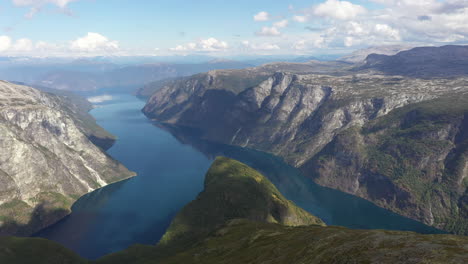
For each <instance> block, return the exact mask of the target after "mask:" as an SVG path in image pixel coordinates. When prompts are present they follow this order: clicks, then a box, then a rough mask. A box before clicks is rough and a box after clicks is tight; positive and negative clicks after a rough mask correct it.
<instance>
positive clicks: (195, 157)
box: [37, 94, 440, 259]
mask: <svg viewBox="0 0 468 264" xmlns="http://www.w3.org/2000/svg"><path fill="white" fill-rule="evenodd" d="M93 95H96V94H93ZM97 95H98V94H97ZM112 98H113V100H112V101H109V102H106V103H104V104H102V105H101V107H99V108H96V109H94V110H93V111H92V112H91V114H92V115H93V116H94V117H95V118H96V119H97V121H98V123H99V124H100V125H101V126H103V127H104V128H105V129H107V130H108V131H110V132H111V133H113V134H114V135H116V136H117V137H118V140H117V142H116V144H115V145H114V146H113V147H112V148H111V149H109V151H108V153H109V154H110V155H111V156H112V157H114V158H115V159H117V160H119V161H120V162H122V163H123V164H124V165H125V166H126V167H128V168H129V169H130V170H133V171H135V172H137V174H138V176H136V177H134V178H131V179H128V180H126V181H123V182H119V183H116V184H112V185H109V186H106V187H104V188H102V189H100V190H96V191H95V192H93V193H90V194H88V195H85V196H84V197H82V198H80V199H79V200H78V201H77V202H76V203H75V205H74V206H73V213H72V214H71V215H70V216H68V217H67V218H65V219H63V220H62V221H60V222H59V223H57V224H55V225H53V226H51V227H50V228H47V229H45V230H43V231H41V232H40V233H38V234H37V236H40V237H45V238H49V239H52V240H55V241H57V242H59V243H61V244H63V245H65V246H67V247H68V248H71V249H72V250H74V251H75V252H77V253H79V254H80V255H82V256H84V257H86V258H91V259H94V258H98V257H100V256H102V255H105V254H108V253H111V252H115V251H118V250H122V249H125V248H127V247H129V246H130V245H132V244H135V243H142V244H155V243H156V242H157V241H158V240H159V239H160V237H161V236H162V235H163V234H164V232H165V230H166V229H167V227H168V225H169V223H170V220H171V219H172V218H173V216H174V215H175V214H176V213H177V212H178V211H179V210H180V209H181V208H182V207H183V206H184V205H185V204H187V203H188V202H189V201H191V200H193V199H194V198H195V197H196V195H197V194H198V193H199V192H200V191H201V190H202V189H203V180H204V175H205V172H206V170H207V169H208V167H209V165H210V163H211V161H212V160H213V158H214V157H215V156H217V155H224V156H227V157H231V158H234V159H237V160H239V161H241V162H244V163H246V164H248V165H250V166H252V167H253V168H255V169H257V170H259V171H261V172H262V173H263V174H265V176H267V177H268V178H269V179H270V180H271V181H272V182H273V183H274V184H275V185H276V186H277V187H278V189H279V190H280V191H281V192H282V193H283V194H284V195H285V196H286V197H287V198H288V199H290V200H293V201H294V202H295V203H296V204H298V205H299V206H301V207H303V208H304V209H305V210H307V211H309V212H311V213H312V214H315V215H317V216H318V217H320V218H322V219H323V220H324V221H325V222H326V223H327V224H329V225H342V226H347V227H351V228H381V229H396V230H412V231H417V232H421V233H439V232H440V231H438V230H436V229H434V228H431V227H428V226H425V225H423V224H421V223H418V222H416V221H413V220H410V219H407V218H404V217H401V216H398V215H396V214H394V213H391V212H389V211H387V210H385V209H382V208H379V207H377V206H375V205H373V204H372V203H370V202H367V201H365V200H363V199H360V198H357V197H354V196H351V195H348V194H344V193H342V192H339V191H336V190H332V189H329V188H324V187H321V186H318V185H316V184H314V183H313V182H312V181H311V180H309V179H306V178H305V177H303V176H301V174H300V172H299V171H298V170H296V169H295V168H293V167H291V166H288V165H287V164H285V163H284V162H282V160H281V159H280V158H278V157H275V156H272V155H269V154H266V153H262V152H258V151H254V150H250V149H244V148H240V147H232V146H225V145H219V144H211V143H208V142H205V141H200V140H197V136H196V134H197V133H196V132H195V131H187V130H183V129H175V128H162V127H157V126H155V125H153V124H152V123H151V122H150V121H148V119H146V117H145V116H144V115H143V114H142V113H141V111H140V109H141V108H142V107H143V105H144V102H142V101H140V100H138V99H137V98H135V97H133V96H130V95H122V94H113V95H112ZM168 131H170V133H169V132H168ZM176 138H177V139H176Z"/></svg>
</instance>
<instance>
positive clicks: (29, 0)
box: [12, 0, 78, 18]
mask: <svg viewBox="0 0 468 264" xmlns="http://www.w3.org/2000/svg"><path fill="white" fill-rule="evenodd" d="M75 1H78V0H12V2H13V4H14V5H15V6H19V7H30V9H29V12H28V13H27V14H26V15H25V17H26V18H32V17H34V15H35V14H37V13H38V12H40V11H41V10H42V8H43V7H44V6H45V5H47V4H51V5H55V6H57V7H58V8H60V9H61V10H62V11H65V13H69V11H68V10H67V5H68V4H69V3H71V2H75Z"/></svg>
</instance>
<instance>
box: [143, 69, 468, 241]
mask: <svg viewBox="0 0 468 264" xmlns="http://www.w3.org/2000/svg"><path fill="white" fill-rule="evenodd" d="M291 65H293V67H296V65H297V64H291ZM273 66H274V65H272V67H273ZM282 67H284V68H283V69H286V68H287V67H288V65H282ZM255 69H256V70H252V69H251V70H235V71H212V72H209V73H205V74H198V75H195V76H192V77H186V78H183V79H177V80H172V81H169V82H166V83H165V84H164V85H161V86H159V87H158V88H157V89H155V93H154V94H153V96H152V97H151V98H150V99H149V100H148V102H147V104H146V106H145V107H144V109H143V112H144V113H145V114H146V115H147V116H148V117H149V118H151V119H154V120H156V121H158V122H160V123H161V124H163V125H164V124H165V123H166V124H168V125H170V126H179V127H185V128H190V129H192V130H194V131H196V132H197V133H198V135H199V136H200V137H201V138H203V139H206V140H209V141H213V142H218V143H224V144H231V145H238V146H242V147H248V148H254V149H258V150H262V151H266V152H270V153H273V154H275V155H278V156H281V157H283V158H284V159H285V161H286V162H288V163H289V164H291V165H293V166H295V167H297V168H300V169H301V170H302V172H303V174H304V175H306V176H308V177H311V178H312V179H314V180H315V181H316V182H317V183H319V184H321V185H324V186H327V187H331V188H336V189H339V190H341V191H344V192H348V193H351V194H354V195H357V196H360V197H362V198H365V199H368V200H369V201H372V202H374V203H375V204H377V205H379V206H381V207H384V208H387V209H390V210H392V211H394V212H397V213H399V214H401V215H404V216H407V217H410V218H412V219H415V220H418V221H421V222H423V223H425V224H428V225H432V226H434V227H437V228H441V229H444V230H447V231H450V232H455V233H459V234H468V233H467V232H468V228H467V223H468V214H467V213H466V197H467V196H466V195H467V194H466V193H467V187H468V185H467V181H466V179H467V178H468V177H467V171H466V170H465V169H463V168H464V167H463V166H465V165H466V166H468V161H467V160H465V159H464V155H465V154H464V153H465V145H464V144H465V142H464V139H465V137H467V136H468V134H467V131H466V129H465V128H464V127H465V123H464V120H465V119H464V118H465V114H466V113H468V107H467V105H468V104H466V103H465V102H466V101H465V100H468V80H467V79H466V77H464V76H460V77H457V78H449V79H444V78H435V79H416V78H407V77H400V76H387V75H378V74H372V73H364V74H363V73H356V72H353V71H346V70H341V72H338V73H337V74H335V73H333V72H332V71H330V72H329V73H314V74H310V73H295V72H294V71H291V72H287V71H285V70H282V71H280V72H275V73H272V71H270V70H268V69H267V68H255ZM293 69H294V68H293ZM451 101H453V105H450V104H451V103H450V102H451ZM425 102H427V105H433V107H432V108H430V107H429V108H430V109H429V110H427V111H426V108H427V105H426V104H424V103H425ZM419 103H421V104H419ZM405 106H408V107H409V108H404V107H405ZM411 107H415V108H411ZM419 107H422V108H421V109H420V108H419ZM400 109H409V110H408V113H407V114H401V113H402V112H400V111H403V110H400ZM397 113H400V114H397ZM419 113H420V114H421V116H418V114H419ZM428 113H430V114H428ZM387 117H388V118H390V117H393V118H394V119H392V122H389V121H383V120H387V119H385V118H387ZM411 118H414V120H413V119H411ZM417 118H419V119H417ZM409 120H413V122H410V121H409ZM373 122H381V123H380V126H379V127H381V129H380V130H377V132H375V133H370V132H369V133H368V132H366V133H367V134H365V133H364V132H365V131H373V130H372V129H371V128H369V129H370V130H367V126H372V124H374V123H373ZM361 130H362V131H361ZM355 131H358V132H357V133H355V134H353V133H354V132H355ZM363 131H364V132H363ZM346 133H349V134H350V135H355V137H352V136H349V137H347V138H346V140H345V139H344V137H343V136H341V135H343V134H346ZM361 133H364V134H365V135H364V134H363V135H361ZM340 139H343V142H341V143H340V144H337V141H338V140H340ZM351 139H353V140H354V141H353V140H351ZM356 140H362V142H361V141H357V142H355V141H356ZM384 142H386V145H382V144H383V143H384ZM397 143H398V144H397ZM392 144H393V145H392ZM394 144H397V145H394ZM405 146H406V148H405ZM409 146H411V147H414V148H415V149H414V150H411V148H410V147H409ZM353 147H355V148H353ZM350 148H352V149H350ZM321 162H323V163H321ZM400 165H401V166H400ZM344 172H346V173H344Z"/></svg>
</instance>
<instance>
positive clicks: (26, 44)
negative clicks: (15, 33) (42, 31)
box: [13, 38, 34, 52]
mask: <svg viewBox="0 0 468 264" xmlns="http://www.w3.org/2000/svg"><path fill="white" fill-rule="evenodd" d="M33 46H34V45H33V43H32V41H31V40H30V39H27V38H22V39H18V40H17V41H15V44H13V50H14V51H20V52H21V51H31V50H32V49H33Z"/></svg>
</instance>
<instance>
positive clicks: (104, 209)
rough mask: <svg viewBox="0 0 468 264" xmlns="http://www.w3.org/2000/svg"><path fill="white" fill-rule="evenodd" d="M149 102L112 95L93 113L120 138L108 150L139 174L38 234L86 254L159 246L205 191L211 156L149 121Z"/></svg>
mask: <svg viewBox="0 0 468 264" xmlns="http://www.w3.org/2000/svg"><path fill="white" fill-rule="evenodd" d="M143 105H144V102H143V101H140V100H138V99H137V98H135V97H133V96H130V95H122V94H120V95H118V94H117V95H115V94H114V95H113V100H112V101H108V102H105V103H103V104H101V105H100V107H98V108H96V109H94V110H93V111H91V114H92V115H93V116H94V117H95V118H96V120H97V121H98V123H99V124H100V125H101V126H102V127H104V128H105V129H107V130H108V131H110V132H111V133H112V134H114V135H116V136H117V137H118V140H117V142H116V144H115V145H114V146H113V147H112V148H110V149H109V150H108V153H109V154H110V155H111V156H112V157H114V158H115V159H117V160H119V161H120V162H122V163H123V164H124V165H125V166H126V167H127V168H129V169H130V170H133V171H135V172H136V173H137V174H138V176H136V177H134V178H131V179H128V180H125V181H123V182H119V183H115V184H111V185H109V186H106V187H104V188H102V189H99V190H96V191H94V192H92V193H90V194H87V195H85V196H83V197H82V198H80V199H79V200H78V201H77V202H76V203H75V204H74V206H73V208H72V209H73V212H72V214H71V215H70V216H69V217H67V218H65V219H63V220H62V221H60V222H59V223H57V224H55V225H53V226H51V227H49V228H47V229H45V230H43V231H41V232H40V233H38V234H37V236H40V237H45V238H49V239H52V240H55V241H57V242H59V243H61V244H63V245H65V246H67V247H68V248H70V249H72V250H74V251H76V252H78V253H79V254H80V255H82V256H84V257H87V258H91V259H94V258H97V257H100V256H102V255H104V254H108V253H111V252H115V251H118V250H122V249H125V248H127V247H129V246H130V245H132V244H135V243H142V244H156V243H157V241H158V240H159V239H160V238H161V236H162V235H163V234H164V232H165V231H166V229H167V227H168V225H169V223H170V221H171V219H172V218H173V216H174V215H175V214H176V213H177V212H178V211H179V210H180V209H181V208H182V207H183V206H184V205H185V204H187V203H188V202H190V201H191V200H193V199H194V198H195V197H196V196H197V194H198V193H199V192H200V191H201V190H202V189H203V180H204V175H205V173H206V171H207V170H208V168H209V166H210V164H211V160H210V159H208V158H207V157H206V156H205V155H203V154H201V153H200V152H198V151H197V150H195V149H194V148H192V147H191V146H188V145H184V144H181V143H180V142H179V141H177V140H176V139H175V138H174V137H173V136H171V135H170V133H168V132H166V131H164V130H162V129H160V128H157V127H155V126H153V125H152V124H151V122H149V121H148V119H147V118H146V117H145V116H144V115H143V114H142V113H141V111H140V109H141V108H142V107H143Z"/></svg>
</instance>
